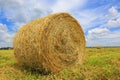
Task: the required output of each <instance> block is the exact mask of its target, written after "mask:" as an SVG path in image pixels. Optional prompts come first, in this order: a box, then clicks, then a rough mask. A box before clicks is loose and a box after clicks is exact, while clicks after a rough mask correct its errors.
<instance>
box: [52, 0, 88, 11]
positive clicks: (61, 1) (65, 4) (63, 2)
mask: <svg viewBox="0 0 120 80" xmlns="http://www.w3.org/2000/svg"><path fill="white" fill-rule="evenodd" d="M85 1H86V0H69V1H67V0H56V3H55V4H54V5H53V6H52V10H53V12H59V11H60V12H63V11H64V12H66V11H67V12H70V11H71V10H74V9H76V8H77V7H78V6H79V7H82V6H83V5H84V3H85Z"/></svg>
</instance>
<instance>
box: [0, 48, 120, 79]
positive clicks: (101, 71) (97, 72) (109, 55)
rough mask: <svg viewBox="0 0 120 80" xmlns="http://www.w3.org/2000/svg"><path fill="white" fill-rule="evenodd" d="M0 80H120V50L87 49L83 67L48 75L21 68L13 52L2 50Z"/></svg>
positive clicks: (0, 51) (0, 52)
mask: <svg viewBox="0 0 120 80" xmlns="http://www.w3.org/2000/svg"><path fill="white" fill-rule="evenodd" d="M0 80H120V48H118V47H117V48H101V49H97V48H86V55H85V62H84V64H83V65H82V66H80V65H79V66H77V67H75V68H69V69H65V70H64V71H61V72H60V73H58V74H52V73H51V74H48V75H44V74H43V73H40V72H38V71H34V70H31V69H27V68H23V67H20V66H19V65H18V64H17V62H16V60H15V58H14V53H13V50H0Z"/></svg>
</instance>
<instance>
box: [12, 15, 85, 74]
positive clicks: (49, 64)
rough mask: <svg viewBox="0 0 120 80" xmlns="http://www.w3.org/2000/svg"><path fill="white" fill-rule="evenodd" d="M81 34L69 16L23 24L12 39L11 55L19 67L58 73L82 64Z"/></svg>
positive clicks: (82, 36)
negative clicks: (12, 54)
mask: <svg viewBox="0 0 120 80" xmlns="http://www.w3.org/2000/svg"><path fill="white" fill-rule="evenodd" d="M84 51H85V37H84V32H83V30H82V28H81V26H80V25H79V23H78V22H77V21H76V20H75V19H74V18H73V17H72V16H71V15H70V14H68V13H57V14H52V15H49V16H47V17H44V18H40V19H36V20H34V21H31V22H30V23H28V24H26V25H24V26H23V27H21V28H20V30H19V31H18V32H17V33H16V35H15V38H14V54H15V57H16V59H17V61H18V63H19V64H20V65H23V66H27V67H31V68H34V69H37V70H41V71H44V72H53V73H57V72H59V71H61V70H63V69H65V68H67V67H70V66H74V65H76V64H81V63H82V61H83V56H84Z"/></svg>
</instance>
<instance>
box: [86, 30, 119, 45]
mask: <svg viewBox="0 0 120 80" xmlns="http://www.w3.org/2000/svg"><path fill="white" fill-rule="evenodd" d="M86 38H87V46H99V45H101V46H119V45H120V31H110V30H109V29H107V28H95V29H91V30H89V32H88V35H87V36H86Z"/></svg>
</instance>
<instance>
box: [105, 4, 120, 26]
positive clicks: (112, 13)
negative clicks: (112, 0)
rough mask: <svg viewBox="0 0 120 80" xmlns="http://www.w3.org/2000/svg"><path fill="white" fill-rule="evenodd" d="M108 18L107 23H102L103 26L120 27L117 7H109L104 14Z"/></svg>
mask: <svg viewBox="0 0 120 80" xmlns="http://www.w3.org/2000/svg"><path fill="white" fill-rule="evenodd" d="M105 18H107V19H108V21H107V23H106V24H104V26H105V27H108V28H116V27H120V12H118V10H117V7H114V6H112V7H111V8H110V9H109V13H108V14H107V15H106V17H105Z"/></svg>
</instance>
